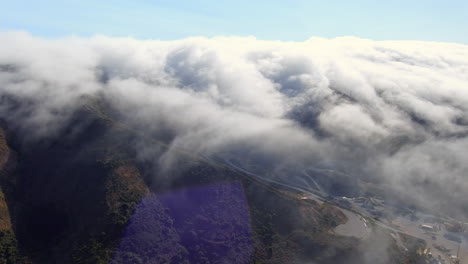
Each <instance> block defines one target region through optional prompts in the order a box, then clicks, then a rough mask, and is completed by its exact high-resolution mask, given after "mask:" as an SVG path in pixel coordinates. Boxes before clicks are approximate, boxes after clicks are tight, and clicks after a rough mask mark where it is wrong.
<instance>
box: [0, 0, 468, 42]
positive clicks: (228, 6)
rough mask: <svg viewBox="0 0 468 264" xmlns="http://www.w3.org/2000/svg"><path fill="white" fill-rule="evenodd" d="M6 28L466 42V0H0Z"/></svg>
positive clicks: (0, 23) (147, 35) (1, 26)
mask: <svg viewBox="0 0 468 264" xmlns="http://www.w3.org/2000/svg"><path fill="white" fill-rule="evenodd" d="M0 6H1V8H0V30H1V31H9V30H24V31H28V32H30V33H32V34H33V35H35V36H40V37H46V38H58V37H64V36H70V35H78V36H92V35H96V34H102V35H107V36H113V37H134V38H139V39H159V40H175V39H181V38H186V37H193V36H205V37H213V36H220V35H222V36H255V37H256V38H257V39H264V40H282V41H303V40H306V39H308V38H310V37H313V36H316V37H325V38H335V37H341V36H355V37H360V38H368V39H373V40H423V41H439V42H456V43H463V44H468V34H467V33H468V32H467V31H468V15H466V14H468V1H464V0H445V1H443V0H412V1H407V0H394V1H370V0H357V1H349V0H346V1H336V0H328V1H324V0H321V1H316V0H309V1H302V0H291V1H276V0H270V1H263V0H258V1H252V0H236V1H219V0H218V1H215V0H198V1H173V0H153V1H149V0H132V1H123V0H115V1H95V0H81V1H75V0H73V1H70V0H43V1H31V0H29V1H28V0H15V1H11V0H9V1H6V0H0Z"/></svg>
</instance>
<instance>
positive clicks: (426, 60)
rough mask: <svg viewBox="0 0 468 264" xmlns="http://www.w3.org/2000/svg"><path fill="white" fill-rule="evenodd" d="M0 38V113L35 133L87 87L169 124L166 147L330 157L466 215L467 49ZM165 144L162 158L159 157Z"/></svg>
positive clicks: (272, 157) (288, 160)
mask: <svg viewBox="0 0 468 264" xmlns="http://www.w3.org/2000/svg"><path fill="white" fill-rule="evenodd" d="M0 43H2V44H1V45H0V103H1V104H0V118H1V119H4V120H9V122H11V123H14V124H15V125H16V126H17V127H18V129H20V130H21V131H26V133H29V135H31V136H34V137H39V138H40V137H42V136H50V135H53V134H54V133H55V132H56V131H58V130H60V128H61V127H63V126H64V125H65V124H67V122H69V120H70V116H71V114H72V113H73V111H74V110H76V109H77V108H79V107H80V105H81V104H82V100H81V99H82V98H83V97H85V96H100V97H102V98H105V100H106V101H108V102H109V103H110V104H111V105H112V106H113V107H114V108H115V109H117V110H118V111H119V112H120V113H121V118H122V122H124V123H126V124H129V125H131V126H133V127H135V128H137V129H139V130H141V131H144V132H145V134H147V135H159V136H160V135H162V134H165V135H170V136H169V137H166V140H167V142H168V143H169V144H170V146H171V148H172V149H175V148H181V149H185V150H190V151H191V152H195V153H200V154H203V155H207V156H210V155H222V153H231V154H229V155H233V154H232V153H238V152H239V151H240V152H242V153H244V154H245V156H244V157H248V158H250V159H259V160H260V159H266V160H268V161H270V162H271V163H274V165H271V167H272V168H271V169H275V170H278V168H277V167H278V166H280V167H281V166H282V167H288V166H289V167H291V166H304V167H307V166H312V165H315V164H319V163H320V164H324V163H327V164H328V166H330V167H334V168H336V169H339V170H340V171H344V172H346V173H348V174H349V175H350V177H356V178H359V179H364V180H365V181H368V182H375V183H378V184H380V185H381V186H384V188H386V187H388V188H392V189H394V190H396V191H397V192H400V193H404V195H406V196H408V197H409V198H410V199H412V200H413V201H415V202H416V203H421V204H425V205H428V206H429V205H430V206H438V207H442V206H446V204H447V202H448V201H450V202H451V203H453V204H452V205H453V207H454V208H455V209H456V211H457V212H461V213H467V212H468V207H467V206H466V204H468V195H467V193H468V163H467V162H466V160H468V152H467V149H468V46H465V45H460V44H449V43H435V42H410V41H379V42H377V41H371V40H365V39H358V38H353V37H344V38H336V39H321V38H311V39H309V40H307V41H304V42H273V41H260V40H256V39H255V38H237V37H229V38H227V37H217V38H212V39H207V38H189V39H184V40H178V41H152V40H146V41H140V40H135V39H131V38H109V37H105V36H96V37H92V38H76V37H70V38H64V39H57V40H46V39H41V38H36V37H33V36H31V35H29V34H28V33H23V32H2V33H0ZM171 148H170V149H169V150H168V151H167V153H165V154H164V156H163V157H162V158H161V159H160V162H165V164H166V166H168V167H170V166H172V165H173V163H171V160H172V158H171V157H172V154H173V153H172V152H171ZM148 152H149V153H150V152H151V151H148ZM274 167H276V168H274ZM288 177H289V175H281V179H282V180H283V181H287V180H288ZM434 197H438V198H434Z"/></svg>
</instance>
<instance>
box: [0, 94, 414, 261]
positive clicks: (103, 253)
mask: <svg viewBox="0 0 468 264" xmlns="http://www.w3.org/2000/svg"><path fill="white" fill-rule="evenodd" d="M85 101H86V103H84V104H83V107H82V108H80V109H78V110H77V111H76V112H74V113H73V118H72V122H70V125H69V126H67V127H65V128H64V129H63V130H62V131H61V132H60V134H58V135H56V136H54V137H50V138H45V139H41V140H32V139H28V138H27V135H25V134H22V133H16V131H15V129H14V127H15V126H16V125H17V124H14V123H12V122H11V121H9V122H5V121H3V122H2V130H0V168H1V190H2V193H1V196H0V198H1V200H0V203H1V204H0V231H1V239H0V252H1V253H0V254H1V255H0V256H1V257H0V259H1V263H304V262H310V261H312V262H316V263H350V262H349V261H350V260H352V259H355V262H354V263H359V262H358V261H359V260H362V259H363V258H366V254H365V250H363V248H362V245H364V244H363V243H365V242H363V241H361V240H360V239H357V238H355V237H346V236H341V235H339V234H336V233H335V232H334V231H333V230H334V228H335V227H336V226H338V225H340V224H344V223H346V222H347V221H348V219H347V216H346V214H344V213H343V211H342V210H343V209H340V208H339V207H337V206H336V205H334V204H331V203H328V202H322V201H318V200H314V199H304V196H303V194H302V193H301V192H299V191H297V190H293V189H290V188H287V187H285V186H282V185H280V184H275V183H272V182H268V181H265V180H262V179H259V178H255V177H252V176H250V175H248V174H247V173H245V172H243V171H240V170H237V169H235V168H233V167H230V166H228V165H227V164H223V163H220V162H218V161H214V160H210V159H208V158H206V157H203V156H199V155H196V154H192V153H189V152H187V151H185V150H179V151H177V157H176V158H177V162H178V167H179V168H178V169H177V170H175V171H171V172H170V173H171V175H168V174H167V173H165V172H164V169H163V168H158V167H156V166H155V163H154V162H144V161H141V159H137V158H136V156H137V155H138V151H139V149H138V144H135V142H136V141H137V139H138V141H140V140H143V141H144V142H146V144H148V145H152V146H154V149H164V148H167V147H168V145H166V143H165V142H164V141H162V140H160V139H157V138H151V137H149V136H146V135H144V134H142V133H140V132H139V131H138V130H135V129H133V128H132V127H131V126H128V125H126V124H125V123H122V122H120V121H119V120H118V119H116V117H118V113H116V112H115V111H114V110H112V109H111V108H109V107H107V106H106V104H105V102H102V101H100V100H98V99H92V100H91V99H90V98H87V99H86V100H85ZM161 153H162V152H161ZM155 158H157V156H156V157H155ZM168 177H170V178H171V179H175V180H168ZM375 230H376V232H375V235H376V236H379V237H387V239H388V237H390V236H389V234H388V233H385V232H386V231H384V230H380V229H379V228H378V227H375ZM378 230H380V231H378ZM369 239H371V238H369ZM390 245H391V243H390ZM389 247H391V248H392V252H393V256H391V258H390V259H393V260H392V263H401V261H402V259H404V258H408V257H409V256H408V254H406V253H405V252H403V251H402V250H401V249H398V247H397V246H396V245H391V246H389ZM376 263H377V262H376ZM389 263H390V262H389Z"/></svg>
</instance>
